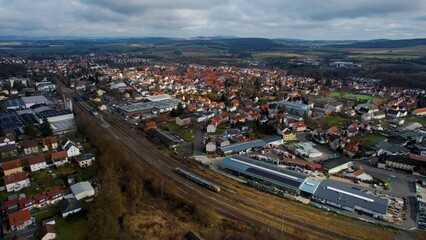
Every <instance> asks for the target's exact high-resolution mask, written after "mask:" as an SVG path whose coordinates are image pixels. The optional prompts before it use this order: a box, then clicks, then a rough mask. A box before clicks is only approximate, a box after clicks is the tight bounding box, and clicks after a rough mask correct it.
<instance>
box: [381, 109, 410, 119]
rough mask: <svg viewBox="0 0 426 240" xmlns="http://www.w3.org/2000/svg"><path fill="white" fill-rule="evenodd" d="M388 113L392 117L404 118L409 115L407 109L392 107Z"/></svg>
mask: <svg viewBox="0 0 426 240" xmlns="http://www.w3.org/2000/svg"><path fill="white" fill-rule="evenodd" d="M386 114H387V116H388V117H391V118H402V117H405V116H407V111H404V110H399V109H392V108H391V109H389V110H388V111H387V112H386Z"/></svg>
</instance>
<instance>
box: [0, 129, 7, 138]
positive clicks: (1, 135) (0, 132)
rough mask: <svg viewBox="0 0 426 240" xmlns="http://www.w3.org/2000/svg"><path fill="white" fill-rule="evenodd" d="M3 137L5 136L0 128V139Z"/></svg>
mask: <svg viewBox="0 0 426 240" xmlns="http://www.w3.org/2000/svg"><path fill="white" fill-rule="evenodd" d="M4 136H6V134H5V132H4V130H3V128H2V127H1V126H0V137H4Z"/></svg>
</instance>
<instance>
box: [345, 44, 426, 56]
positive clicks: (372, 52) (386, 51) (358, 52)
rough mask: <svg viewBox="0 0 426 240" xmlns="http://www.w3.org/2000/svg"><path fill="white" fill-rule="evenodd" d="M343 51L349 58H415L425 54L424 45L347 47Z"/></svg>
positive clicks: (425, 47) (425, 48)
mask: <svg viewBox="0 0 426 240" xmlns="http://www.w3.org/2000/svg"><path fill="white" fill-rule="evenodd" d="M342 51H343V52H346V53H348V54H349V58H382V59H383V58H389V59H417V58H420V57H423V56H425V55H426V46H424V45H419V46H412V47H405V48H348V49H343V50H342Z"/></svg>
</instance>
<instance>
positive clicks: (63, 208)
mask: <svg viewBox="0 0 426 240" xmlns="http://www.w3.org/2000/svg"><path fill="white" fill-rule="evenodd" d="M59 211H60V212H61V215H62V217H67V216H69V215H71V214H74V213H76V212H79V211H81V205H80V202H79V201H78V200H76V199H73V198H70V199H62V200H61V201H60V202H59Z"/></svg>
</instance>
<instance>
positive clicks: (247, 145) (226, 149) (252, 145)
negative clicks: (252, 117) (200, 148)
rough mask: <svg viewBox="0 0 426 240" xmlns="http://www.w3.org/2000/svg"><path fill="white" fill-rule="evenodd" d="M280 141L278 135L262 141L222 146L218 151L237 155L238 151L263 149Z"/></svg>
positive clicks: (256, 140)
mask: <svg viewBox="0 0 426 240" xmlns="http://www.w3.org/2000/svg"><path fill="white" fill-rule="evenodd" d="M280 140H282V137H281V136H278V135H276V136H269V137H266V138H264V139H255V140H252V141H248V142H240V143H235V144H231V145H228V146H223V147H220V150H222V151H223V152H224V153H229V152H235V153H237V152H240V151H245V150H247V149H250V148H256V147H263V146H266V145H268V144H270V143H272V142H276V141H280Z"/></svg>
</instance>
